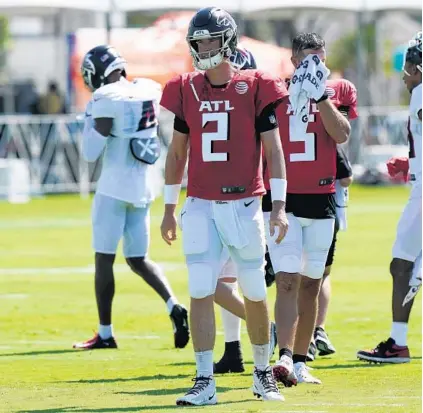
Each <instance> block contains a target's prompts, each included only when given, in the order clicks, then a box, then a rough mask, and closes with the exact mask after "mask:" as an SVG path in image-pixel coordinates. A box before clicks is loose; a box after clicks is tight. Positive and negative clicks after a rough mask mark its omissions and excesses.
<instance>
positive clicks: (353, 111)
mask: <svg viewBox="0 0 423 413" xmlns="http://www.w3.org/2000/svg"><path fill="white" fill-rule="evenodd" d="M326 93H327V94H328V95H329V98H330V100H331V101H332V103H333V104H334V105H335V106H336V107H337V108H338V109H342V107H347V108H348V116H349V119H355V118H357V116H358V114H357V91H356V89H355V86H354V85H353V84H352V83H351V82H349V81H348V80H345V79H339V80H328V81H327V85H326ZM276 113H277V117H278V121H279V132H280V136H281V140H282V148H283V151H284V155H285V163H286V175H287V180H288V190H287V192H288V193H290V194H330V193H334V192H335V178H336V143H335V141H334V140H333V139H332V138H331V137H330V136H329V134H328V133H327V132H326V129H325V127H324V125H323V121H322V119H321V117H320V114H319V110H318V108H317V104H316V103H314V102H311V103H310V113H309V115H308V116H305V117H303V119H300V118H299V116H294V115H293V114H292V110H291V106H290V103H289V100H285V101H284V102H282V103H281V104H280V105H279V106H278V107H277V110H276ZM266 172H267V171H266ZM267 177H268V173H266V178H267ZM266 188H267V189H270V186H269V183H268V179H266Z"/></svg>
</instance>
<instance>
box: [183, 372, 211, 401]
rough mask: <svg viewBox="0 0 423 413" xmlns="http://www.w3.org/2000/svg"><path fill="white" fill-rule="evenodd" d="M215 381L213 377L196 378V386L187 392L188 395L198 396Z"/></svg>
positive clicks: (194, 380) (194, 379)
mask: <svg viewBox="0 0 423 413" xmlns="http://www.w3.org/2000/svg"><path fill="white" fill-rule="evenodd" d="M211 380H213V377H211V376H210V377H204V376H199V377H194V378H193V379H192V381H193V382H194V386H192V388H191V390H189V391H188V392H187V395H188V394H192V395H194V396H196V395H197V394H200V393H201V392H202V391H203V390H204V389H205V388H206V387H207V386H208V385H209V384H210V381H211Z"/></svg>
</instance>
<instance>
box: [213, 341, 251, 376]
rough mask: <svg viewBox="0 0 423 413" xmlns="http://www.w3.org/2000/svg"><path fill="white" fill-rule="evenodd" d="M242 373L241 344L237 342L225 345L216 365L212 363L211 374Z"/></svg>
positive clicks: (243, 369)
mask: <svg viewBox="0 0 423 413" xmlns="http://www.w3.org/2000/svg"><path fill="white" fill-rule="evenodd" d="M244 371H245V368H244V361H243V360H242V352H241V343H240V342H239V341H232V342H230V343H225V352H224V353H223V356H222V358H221V359H220V360H219V361H218V362H217V363H213V373H215V374H226V373H243V372H244Z"/></svg>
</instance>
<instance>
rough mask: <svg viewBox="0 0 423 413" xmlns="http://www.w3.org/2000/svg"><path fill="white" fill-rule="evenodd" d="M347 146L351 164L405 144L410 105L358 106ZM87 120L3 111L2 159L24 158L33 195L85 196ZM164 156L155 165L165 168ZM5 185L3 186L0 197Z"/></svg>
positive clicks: (167, 128) (94, 170)
mask: <svg viewBox="0 0 423 413" xmlns="http://www.w3.org/2000/svg"><path fill="white" fill-rule="evenodd" d="M359 114H360V117H359V119H358V120H357V121H356V122H355V123H354V124H353V132H352V136H351V139H350V141H349V143H348V145H347V147H348V152H349V156H350V158H351V161H352V163H360V159H361V158H362V156H363V154H364V153H365V151H366V146H367V145H384V144H394V145H406V142H407V131H406V122H407V116H408V115H407V108H406V107H381V108H377V107H371V108H360V109H359ZM82 129H83V121H82V120H78V119H77V116H76V115H75V114H73V115H58V116H44V115H43V116H32V115H7V116H0V159H22V160H25V161H26V164H27V165H28V168H29V177H30V191H31V195H37V194H45V193H60V192H79V193H80V194H81V195H82V196H85V195H87V194H88V193H89V192H90V191H92V190H94V189H95V185H96V182H97V179H98V177H99V173H100V169H101V160H99V161H97V162H96V163H92V164H88V163H87V162H85V161H84V160H83V158H82V156H81V142H82ZM161 130H162V131H163V132H165V135H166V138H164V139H163V142H164V145H163V151H162V158H164V157H165V154H166V143H168V142H169V134H171V130H172V124H171V120H170V118H169V119H167V120H165V121H164V122H163V123H162V126H161ZM163 167H164V162H163V159H161V161H159V162H158V165H157V168H158V169H160V172H161V173H158V174H157V177H158V179H159V178H160V175H161V174H162V172H163ZM6 193H7V188H4V187H0V196H3V197H4V196H5V194H6Z"/></svg>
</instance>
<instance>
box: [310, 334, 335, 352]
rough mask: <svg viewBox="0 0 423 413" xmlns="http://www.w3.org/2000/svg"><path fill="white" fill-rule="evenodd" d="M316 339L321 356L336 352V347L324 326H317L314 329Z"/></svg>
mask: <svg viewBox="0 0 423 413" xmlns="http://www.w3.org/2000/svg"><path fill="white" fill-rule="evenodd" d="M314 341H315V342H316V347H317V349H318V350H319V356H329V355H331V354H334V353H336V350H335V347H334V346H333V344H332V343H331V341H330V340H329V337H328V335H327V333H326V331H325V330H324V329H323V328H322V327H316V329H315V330H314Z"/></svg>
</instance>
